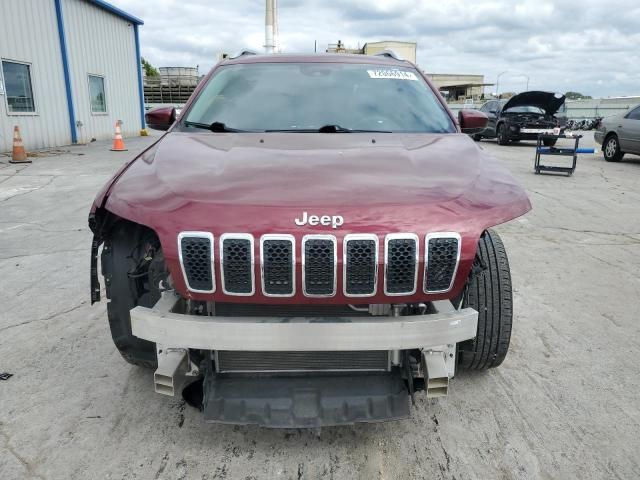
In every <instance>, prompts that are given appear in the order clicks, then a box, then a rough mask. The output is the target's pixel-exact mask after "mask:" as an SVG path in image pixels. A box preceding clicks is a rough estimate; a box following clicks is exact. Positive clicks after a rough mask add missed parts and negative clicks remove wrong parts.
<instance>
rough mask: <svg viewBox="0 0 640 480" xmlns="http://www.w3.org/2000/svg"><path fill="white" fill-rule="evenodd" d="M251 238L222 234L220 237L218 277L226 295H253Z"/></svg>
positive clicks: (243, 235) (241, 235)
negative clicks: (220, 278) (219, 276)
mask: <svg viewBox="0 0 640 480" xmlns="http://www.w3.org/2000/svg"><path fill="white" fill-rule="evenodd" d="M253 255H254V252H253V236H251V235H247V234H233V233H231V234H229V233H227V234H224V235H222V236H221V237H220V275H221V277H222V289H223V291H224V293H226V294H227V295H253V293H254V282H253Z"/></svg>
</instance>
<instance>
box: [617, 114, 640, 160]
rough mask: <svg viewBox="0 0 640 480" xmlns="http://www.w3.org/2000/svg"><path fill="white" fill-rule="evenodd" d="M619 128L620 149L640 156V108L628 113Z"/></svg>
mask: <svg viewBox="0 0 640 480" xmlns="http://www.w3.org/2000/svg"><path fill="white" fill-rule="evenodd" d="M617 127H618V138H619V139H620V149H621V150H622V151H623V152H627V153H637V154H640V106H638V107H636V108H634V109H633V110H631V111H630V112H629V113H627V115H625V116H624V117H623V118H622V119H621V121H620V123H619V124H618V125H617Z"/></svg>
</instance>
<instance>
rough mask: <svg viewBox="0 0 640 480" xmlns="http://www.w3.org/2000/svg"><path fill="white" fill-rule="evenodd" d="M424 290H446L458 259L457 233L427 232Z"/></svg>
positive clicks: (458, 239) (454, 273)
mask: <svg viewBox="0 0 640 480" xmlns="http://www.w3.org/2000/svg"><path fill="white" fill-rule="evenodd" d="M425 251H426V252H427V253H426V258H425V266H424V291H425V292H427V293H435V292H448V291H449V290H451V287H452V286H453V281H454V279H455V275H456V269H457V268H458V261H459V259H460V235H458V234H457V233H442V234H429V235H427V239H426V242H425Z"/></svg>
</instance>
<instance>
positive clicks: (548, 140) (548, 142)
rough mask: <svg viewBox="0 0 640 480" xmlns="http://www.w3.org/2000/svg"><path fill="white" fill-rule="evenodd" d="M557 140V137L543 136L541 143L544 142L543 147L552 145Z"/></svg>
mask: <svg viewBox="0 0 640 480" xmlns="http://www.w3.org/2000/svg"><path fill="white" fill-rule="evenodd" d="M557 141H558V139H557V138H543V139H542V143H544V146H545V147H553V146H554V145H555V144H556V142H557Z"/></svg>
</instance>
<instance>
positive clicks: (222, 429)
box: [0, 132, 640, 480]
mask: <svg viewBox="0 0 640 480" xmlns="http://www.w3.org/2000/svg"><path fill="white" fill-rule="evenodd" d="M586 135H587V137H585V138H584V139H583V142H582V144H583V146H589V145H591V144H592V143H593V141H592V138H591V134H590V133H589V132H587V133H586ZM152 140H153V139H152V138H136V139H127V147H128V148H129V152H125V153H116V152H110V151H109V150H108V149H109V145H108V144H107V143H105V142H96V143H94V144H91V145H89V146H81V147H69V148H68V153H63V154H60V155H56V156H52V157H42V158H35V159H34V162H33V163H32V164H30V165H27V166H22V165H18V166H16V165H10V164H8V163H7V160H8V158H7V157H3V156H0V282H1V285H2V288H0V305H2V309H1V310H0V372H4V371H6V372H10V373H13V374H14V376H13V377H11V378H10V379H9V380H6V381H0V407H1V408H0V478H1V479H2V480H14V479H28V478H37V479H65V480H67V479H87V478H104V479H114V480H119V479H122V480H124V479H134V478H135V479H156V480H157V479H192V478H197V479H203V480H207V479H209V480H211V479H224V478H226V479H236V478H240V479H263V478H265V479H274V478H282V479H318V478H326V479H342V478H349V479H351V478H363V479H395V478H402V479H411V478H416V479H422V478H441V479H454V478H455V479H458V480H460V479H488V478H501V479H538V478H554V479H555V478H563V479H565V478H566V479H570V478H580V479H602V478H622V479H632V478H640V463H639V462H640V460H639V459H638V455H637V454H638V452H639V451H640V435H638V432H640V400H639V397H638V392H639V391H640V379H639V376H638V362H639V357H640V322H638V318H637V311H638V309H639V307H640V215H639V214H638V211H639V206H640V189H639V188H638V185H640V181H639V179H640V157H633V156H627V157H626V158H625V161H624V162H622V163H618V164H615V163H612V164H609V163H606V162H604V160H603V159H602V156H601V155H596V156H592V155H582V156H581V157H580V158H579V160H578V167H577V170H576V172H575V174H574V175H573V176H572V177H560V176H549V175H534V174H533V173H532V167H533V154H534V147H533V145H532V144H531V143H525V142H523V143H521V144H519V145H513V146H509V147H499V146H497V145H496V144H495V142H491V141H486V142H485V141H483V142H481V143H480V146H481V147H482V148H484V149H486V150H488V151H490V152H491V153H492V154H494V155H495V156H496V157H497V158H498V160H499V161H500V162H502V163H504V164H505V165H506V166H507V167H508V168H510V169H511V170H512V171H513V172H514V174H515V175H516V176H517V177H518V178H519V179H520V180H521V181H522V183H523V184H524V186H525V187H526V189H527V190H528V192H529V194H530V198H531V201H532V203H533V211H532V212H531V213H529V214H528V215H526V216H525V217H523V218H520V219H518V220H516V221H513V222H511V223H509V224H506V225H503V226H500V227H498V230H499V232H500V233H501V235H502V236H503V239H504V242H505V245H506V248H507V252H508V254H509V257H510V262H511V268H512V275H513V284H514V301H515V306H514V307H515V320H514V329H513V337H512V344H511V349H510V352H509V355H508V357H507V359H506V361H505V363H504V364H503V365H502V366H501V367H500V368H498V369H495V370H492V371H489V372H485V373H481V374H469V373H464V372H463V373H461V374H459V375H458V376H457V377H456V378H455V379H454V380H453V381H452V385H451V393H450V395H449V397H448V398H446V399H438V400H426V399H425V398H424V396H423V395H422V394H419V395H418V396H417V398H416V405H415V406H414V407H413V408H412V410H411V417H410V418H409V419H408V420H404V421H400V422H395V423H386V424H377V425H357V426H354V427H341V428H327V429H323V430H321V431H319V432H318V431H310V430H277V431H273V430H264V429H258V428H253V427H233V426H224V425H208V424H205V423H203V421H202V417H201V414H200V413H199V412H198V411H195V410H193V409H191V408H189V407H187V406H185V404H184V403H183V402H182V401H181V400H179V399H175V400H174V399H170V398H168V397H163V396H160V395H157V394H155V393H154V392H153V383H152V372H149V371H146V370H142V369H139V368H136V367H132V366H130V365H128V364H127V363H125V362H124V361H123V360H122V359H121V358H120V356H119V354H118V352H117V351H116V350H115V348H114V346H113V344H112V342H111V337H110V334H109V330H108V327H107V321H106V304H105V302H104V301H103V302H101V303H99V304H96V305H94V306H93V307H92V306H90V302H89V253H90V242H91V234H90V231H89V229H88V227H87V214H88V211H89V207H90V204H91V201H92V200H93V197H94V196H95V194H96V192H97V191H98V189H99V187H101V186H102V184H103V183H104V182H106V181H107V179H108V178H109V177H110V176H111V174H112V173H113V172H114V171H115V170H116V169H117V168H118V167H119V166H120V165H121V164H122V163H123V162H125V161H126V160H127V159H129V158H131V157H132V156H133V155H135V154H136V152H139V151H140V150H141V149H142V148H143V147H144V146H146V145H148V144H149V143H150V142H151V141H152ZM452 161H455V159H452Z"/></svg>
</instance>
